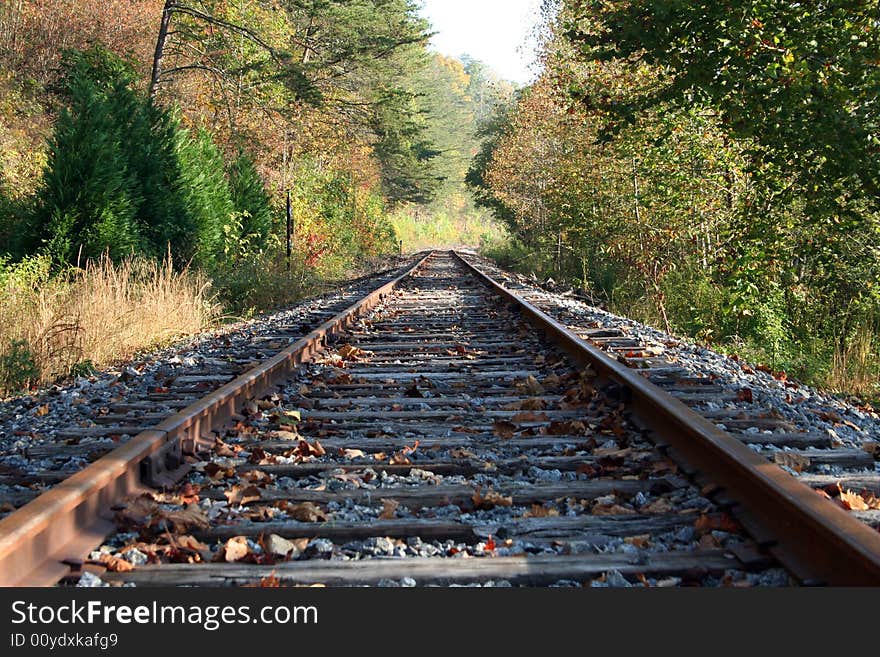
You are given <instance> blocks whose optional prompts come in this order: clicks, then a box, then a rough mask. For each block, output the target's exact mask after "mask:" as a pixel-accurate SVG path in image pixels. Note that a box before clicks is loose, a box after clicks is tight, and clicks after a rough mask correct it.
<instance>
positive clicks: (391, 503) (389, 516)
mask: <svg viewBox="0 0 880 657" xmlns="http://www.w3.org/2000/svg"><path fill="white" fill-rule="evenodd" d="M399 506H400V502H398V501H397V500H387V499H385V498H382V513H380V514H379V520H394V519H395V518H396V517H397V507H399Z"/></svg>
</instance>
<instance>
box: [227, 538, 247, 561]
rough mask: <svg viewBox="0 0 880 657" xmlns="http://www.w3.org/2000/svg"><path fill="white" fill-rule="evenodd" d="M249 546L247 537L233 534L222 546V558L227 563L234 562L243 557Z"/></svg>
mask: <svg viewBox="0 0 880 657" xmlns="http://www.w3.org/2000/svg"><path fill="white" fill-rule="evenodd" d="M248 552H250V548H249V547H248V542H247V538H246V537H244V536H235V537H233V538H230V539H229V540H228V541H226V545H224V546H223V559H224V560H225V561H226V562H227V563H234V562H236V561H241V560H242V559H244V558H245V557H246V556H247V555H248Z"/></svg>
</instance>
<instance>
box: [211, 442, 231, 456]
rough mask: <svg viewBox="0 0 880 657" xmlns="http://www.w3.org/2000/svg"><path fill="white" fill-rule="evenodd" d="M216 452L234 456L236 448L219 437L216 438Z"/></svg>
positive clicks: (219, 454) (220, 454)
mask: <svg viewBox="0 0 880 657" xmlns="http://www.w3.org/2000/svg"><path fill="white" fill-rule="evenodd" d="M214 454H216V455H217V456H225V457H233V456H235V455H236V453H235V450H233V448H232V447H230V446H229V445H227V444H226V443H224V442H223V441H222V440H220V439H219V438H215V439H214Z"/></svg>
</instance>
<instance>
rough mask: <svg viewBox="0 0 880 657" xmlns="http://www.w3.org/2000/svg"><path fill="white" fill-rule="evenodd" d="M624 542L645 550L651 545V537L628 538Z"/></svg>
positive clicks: (642, 535)
mask: <svg viewBox="0 0 880 657" xmlns="http://www.w3.org/2000/svg"><path fill="white" fill-rule="evenodd" d="M623 542H624V543H628V544H629V545H634V546H636V547H637V548H642V549H644V548H646V547H649V546H650V545H651V535H650V534H639V535H638V536H627V537H626V538H624V539H623Z"/></svg>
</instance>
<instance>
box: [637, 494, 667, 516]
mask: <svg viewBox="0 0 880 657" xmlns="http://www.w3.org/2000/svg"><path fill="white" fill-rule="evenodd" d="M672 510H673V506H672V503H671V502H670V501H669V500H667V499H666V498H665V497H661V498H659V499H656V500H654V501H653V502H651V503H650V504H646V505H645V506H643V507H641V509H640V511H641V512H642V513H670V512H671V511H672Z"/></svg>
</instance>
